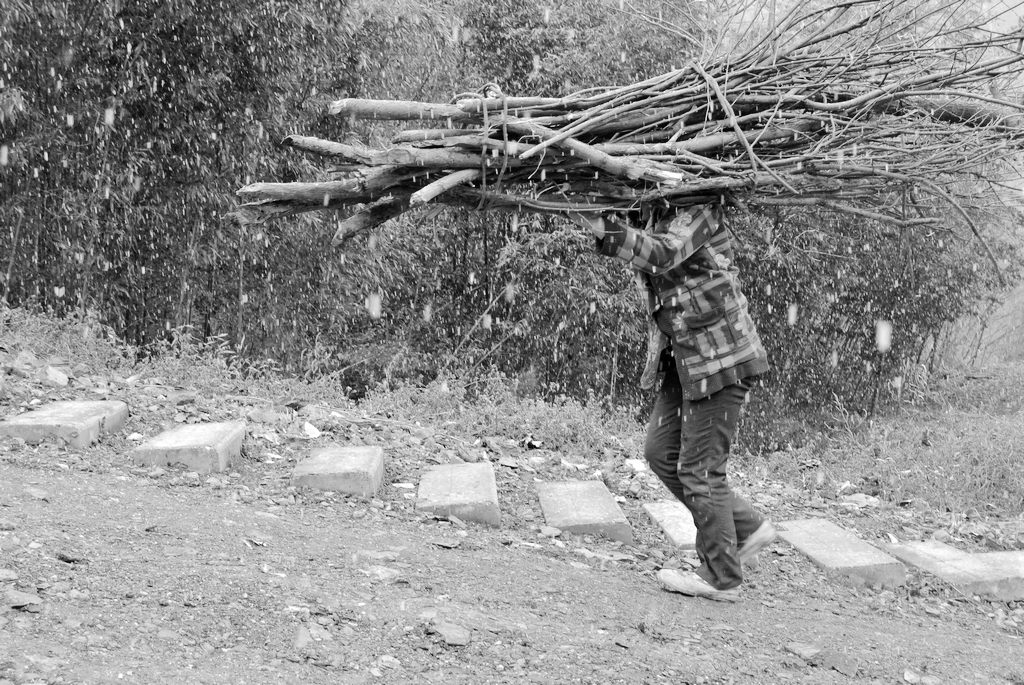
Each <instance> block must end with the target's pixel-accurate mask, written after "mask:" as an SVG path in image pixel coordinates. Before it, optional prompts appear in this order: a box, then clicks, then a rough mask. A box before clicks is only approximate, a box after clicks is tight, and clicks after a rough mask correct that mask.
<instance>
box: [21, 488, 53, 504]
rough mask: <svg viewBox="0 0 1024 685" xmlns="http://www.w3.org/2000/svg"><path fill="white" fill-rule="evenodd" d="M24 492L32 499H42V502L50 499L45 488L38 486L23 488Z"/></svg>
mask: <svg viewBox="0 0 1024 685" xmlns="http://www.w3.org/2000/svg"><path fill="white" fill-rule="evenodd" d="M25 494H26V495H28V496H29V497H31V498H32V499H38V500H42V501H43V502H49V501H50V494H49V493H48V492H46V490H41V489H40V488H25Z"/></svg>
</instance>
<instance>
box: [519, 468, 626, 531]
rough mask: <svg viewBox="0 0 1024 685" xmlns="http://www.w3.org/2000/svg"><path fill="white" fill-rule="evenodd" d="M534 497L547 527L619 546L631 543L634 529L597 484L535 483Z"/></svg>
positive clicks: (593, 481) (605, 489)
mask: <svg viewBox="0 0 1024 685" xmlns="http://www.w3.org/2000/svg"><path fill="white" fill-rule="evenodd" d="M537 495H538V497H539V498H540V508H541V510H542V511H543V512H544V520H545V521H547V523H548V525H549V526H554V527H555V528H559V529H561V530H563V531H566V532H568V533H576V534H578V535H586V534H594V535H603V536H605V537H607V538H611V539H612V540H618V541H619V542H625V543H631V542H633V529H632V528H630V527H629V522H628V521H627V520H626V517H625V515H624V514H623V513H622V510H621V509H619V505H618V504H616V503H615V497H613V496H612V493H611V492H609V491H608V488H607V487H605V484H604V483H603V482H601V481H599V480H569V481H561V482H556V483H537Z"/></svg>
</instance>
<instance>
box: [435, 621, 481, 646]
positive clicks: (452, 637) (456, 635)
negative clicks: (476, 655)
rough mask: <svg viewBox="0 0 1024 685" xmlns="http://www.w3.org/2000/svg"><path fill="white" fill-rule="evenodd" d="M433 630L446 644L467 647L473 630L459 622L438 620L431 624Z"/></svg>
mask: <svg viewBox="0 0 1024 685" xmlns="http://www.w3.org/2000/svg"><path fill="white" fill-rule="evenodd" d="M431 630H432V632H434V633H437V634H438V635H439V636H440V637H441V639H442V640H444V643H445V644H446V645H450V646H452V647H465V646H466V645H468V644H469V642H470V639H471V636H472V634H471V632H470V630H469V629H468V628H464V627H462V626H460V625H459V624H457V623H449V622H447V621H437V622H435V623H433V624H431Z"/></svg>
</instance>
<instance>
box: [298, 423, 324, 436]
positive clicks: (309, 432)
mask: <svg viewBox="0 0 1024 685" xmlns="http://www.w3.org/2000/svg"><path fill="white" fill-rule="evenodd" d="M302 432H303V434H304V435H305V436H306V437H307V438H309V439H310V440H315V439H316V438H319V437H320V435H321V433H320V429H319V428H317V427H316V426H314V425H313V424H311V423H310V422H309V421H306V422H305V423H304V424H302Z"/></svg>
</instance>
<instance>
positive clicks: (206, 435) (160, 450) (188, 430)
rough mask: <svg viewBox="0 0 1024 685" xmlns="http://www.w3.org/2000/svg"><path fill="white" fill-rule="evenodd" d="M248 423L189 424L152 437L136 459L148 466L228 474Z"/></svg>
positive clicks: (143, 445)
mask: <svg viewBox="0 0 1024 685" xmlns="http://www.w3.org/2000/svg"><path fill="white" fill-rule="evenodd" d="M244 439H245V422H243V421H224V422H221V423H186V424H182V425H180V426H177V427H175V428H172V429H171V430H168V431H164V432H163V433H160V434H159V435H157V436H156V437H153V438H150V439H149V440H147V441H146V442H144V443H142V444H141V445H139V446H138V447H136V448H135V449H134V450H132V459H133V460H134V461H135V462H136V463H139V464H145V465H148V466H172V465H175V464H182V465H184V466H185V467H186V468H188V469H189V470H191V471H197V472H199V473H210V472H211V471H224V470H226V469H227V467H228V464H230V463H231V462H232V461H233V460H235V459H237V458H238V455H239V453H240V452H241V449H242V440H244Z"/></svg>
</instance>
